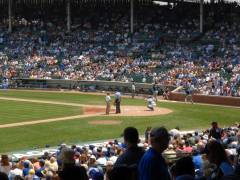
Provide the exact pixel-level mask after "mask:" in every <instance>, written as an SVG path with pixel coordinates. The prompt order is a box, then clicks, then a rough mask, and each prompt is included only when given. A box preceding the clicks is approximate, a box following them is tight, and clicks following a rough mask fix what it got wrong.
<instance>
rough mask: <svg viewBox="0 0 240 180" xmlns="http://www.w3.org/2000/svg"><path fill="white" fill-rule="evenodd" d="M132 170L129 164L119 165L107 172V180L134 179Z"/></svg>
mask: <svg viewBox="0 0 240 180" xmlns="http://www.w3.org/2000/svg"><path fill="white" fill-rule="evenodd" d="M133 172H134V171H133V170H132V169H131V167H129V166H125V165H121V166H118V167H115V168H113V169H112V170H110V171H109V172H108V174H107V177H108V179H109V180H123V179H128V180H135V176H134V174H133Z"/></svg>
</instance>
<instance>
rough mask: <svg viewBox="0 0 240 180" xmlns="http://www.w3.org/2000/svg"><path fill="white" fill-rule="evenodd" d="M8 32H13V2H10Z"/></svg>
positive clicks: (9, 0) (10, 0)
mask: <svg viewBox="0 0 240 180" xmlns="http://www.w3.org/2000/svg"><path fill="white" fill-rule="evenodd" d="M8 32H9V33H11V32H12V0H8Z"/></svg>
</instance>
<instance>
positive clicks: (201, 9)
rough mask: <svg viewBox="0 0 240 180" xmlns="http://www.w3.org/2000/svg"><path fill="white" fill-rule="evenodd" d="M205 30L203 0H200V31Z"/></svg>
mask: <svg viewBox="0 0 240 180" xmlns="http://www.w3.org/2000/svg"><path fill="white" fill-rule="evenodd" d="M202 32H203V0H200V33H202Z"/></svg>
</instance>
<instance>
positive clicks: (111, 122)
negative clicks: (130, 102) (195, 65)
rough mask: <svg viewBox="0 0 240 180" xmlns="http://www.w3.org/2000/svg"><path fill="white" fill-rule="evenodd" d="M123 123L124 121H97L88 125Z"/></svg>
mask: <svg viewBox="0 0 240 180" xmlns="http://www.w3.org/2000/svg"><path fill="white" fill-rule="evenodd" d="M121 123H122V121H115V120H95V121H90V122H88V124H92V125H116V124H121Z"/></svg>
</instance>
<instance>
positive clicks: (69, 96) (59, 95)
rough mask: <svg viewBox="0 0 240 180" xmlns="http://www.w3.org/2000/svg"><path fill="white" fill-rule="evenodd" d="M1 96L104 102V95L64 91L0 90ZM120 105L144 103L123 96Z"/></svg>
mask: <svg viewBox="0 0 240 180" xmlns="http://www.w3.org/2000/svg"><path fill="white" fill-rule="evenodd" d="M0 96H1V97H14V98H22V99H34V100H48V101H56V102H68V103H80V104H89V105H103V104H105V95H104V94H103V95H92V94H80V93H64V92H37V91H36V92H34V91H29V92H28V91H21V90H9V91H8V90H6V91H0ZM123 99H124V101H123V102H122V105H144V104H145V103H143V100H140V99H135V100H134V101H131V99H128V98H123Z"/></svg>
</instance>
